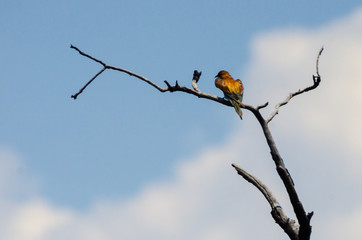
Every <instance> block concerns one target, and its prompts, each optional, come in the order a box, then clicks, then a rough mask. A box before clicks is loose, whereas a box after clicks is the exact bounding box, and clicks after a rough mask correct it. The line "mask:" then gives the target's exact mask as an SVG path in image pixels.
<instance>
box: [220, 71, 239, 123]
mask: <svg viewBox="0 0 362 240" xmlns="http://www.w3.org/2000/svg"><path fill="white" fill-rule="evenodd" d="M215 86H216V87H217V88H219V89H220V90H221V91H222V92H223V93H224V96H225V98H226V99H228V100H229V101H230V102H231V104H232V105H233V106H234V108H235V111H236V113H237V114H238V115H239V117H240V119H243V112H242V111H241V109H240V106H239V104H242V100H243V94H244V86H243V83H242V82H241V80H240V79H237V80H234V79H233V78H232V77H231V75H230V74H229V73H228V72H227V71H225V70H221V71H220V72H219V73H218V74H217V75H216V76H215Z"/></svg>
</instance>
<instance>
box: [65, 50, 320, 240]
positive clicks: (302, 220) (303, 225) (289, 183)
mask: <svg viewBox="0 0 362 240" xmlns="http://www.w3.org/2000/svg"><path fill="white" fill-rule="evenodd" d="M71 48H73V49H75V50H77V51H78V52H79V53H80V54H81V55H83V56H85V57H87V58H89V59H91V60H93V61H95V62H97V63H99V64H101V65H102V66H103V68H102V70H100V71H99V72H98V73H97V74H96V75H94V77H93V78H92V79H91V80H90V81H88V82H87V84H85V85H84V86H83V87H82V88H81V89H80V90H79V91H78V92H77V93H76V94H74V95H72V98H74V99H76V98H77V96H78V95H79V94H81V93H82V92H83V90H84V89H85V88H86V87H87V86H88V85H89V84H90V83H91V82H92V81H93V80H94V79H95V78H97V77H98V76H99V75H100V74H101V73H103V72H104V71H105V70H106V69H111V70H116V71H120V72H125V73H127V74H129V75H131V76H134V77H136V78H138V79H140V80H142V81H144V82H146V83H148V84H149V85H151V86H152V87H154V88H156V89H157V90H159V91H160V92H185V93H188V94H192V95H194V96H197V97H198V98H205V99H209V100H212V101H215V102H218V103H221V104H224V105H226V106H229V107H231V106H232V104H231V103H230V101H228V100H226V99H224V98H221V97H217V96H214V95H212V94H208V93H203V92H201V91H200V90H199V88H198V87H197V82H198V81H199V79H200V76H201V72H198V71H196V70H195V71H194V74H193V79H192V87H193V89H191V88H188V87H185V86H180V85H179V84H178V82H177V81H176V83H175V85H171V84H170V83H169V82H168V81H164V82H165V84H166V86H167V87H166V88H162V87H160V86H158V85H157V84H155V83H153V82H152V81H150V80H148V79H147V78H145V77H143V76H141V75H138V74H135V73H133V72H131V71H129V70H126V69H123V68H118V67H113V66H110V65H107V64H105V63H103V62H102V61H100V60H98V59H96V58H94V57H92V56H89V55H88V54H85V53H83V52H82V51H80V50H79V49H78V48H76V47H74V46H71ZM322 51H323V48H322V49H321V50H320V51H319V53H318V57H317V61H316V72H317V75H316V76H313V85H312V86H310V87H307V88H305V89H303V90H299V91H297V92H294V93H291V94H290V95H289V96H288V97H287V99H286V100H284V101H283V102H281V103H279V104H277V106H276V109H275V111H274V112H273V113H272V114H271V115H270V116H269V117H268V118H267V119H264V118H263V116H262V115H261V113H260V111H259V110H260V109H262V108H265V107H266V106H267V105H268V102H266V103H265V104H262V105H259V106H257V107H253V106H250V105H247V104H244V103H240V104H239V105H240V107H241V108H244V109H247V110H249V111H250V112H252V113H253V114H254V116H255V117H256V119H257V120H258V122H259V124H260V126H261V128H262V130H263V133H264V136H265V139H266V141H267V144H268V146H269V149H270V153H271V156H272V159H273V161H274V163H275V166H276V170H277V173H278V175H279V177H280V178H281V180H282V182H283V184H284V186H285V188H286V190H287V193H288V196H289V200H290V203H291V205H292V207H293V210H294V213H295V215H296V217H297V220H298V223H299V226H297V225H295V221H294V220H291V219H289V218H287V217H286V215H285V214H284V212H283V210H282V208H281V207H280V205H279V203H278V202H277V201H276V199H275V198H274V197H273V195H272V193H271V192H270V191H269V190H268V188H267V187H266V186H265V185H264V184H263V183H262V182H261V181H260V180H258V179H257V178H255V177H253V176H252V175H250V174H249V173H247V172H246V171H244V170H242V169H241V168H239V167H237V166H236V165H234V164H233V167H234V168H235V169H236V170H237V171H238V173H239V174H240V175H241V176H243V177H244V178H245V179H246V180H247V181H249V182H250V183H252V184H253V185H254V186H255V187H257V188H258V189H259V191H261V192H262V194H263V195H264V196H265V198H266V199H267V200H268V202H269V204H270V206H271V208H272V212H271V214H272V216H273V218H274V219H275V221H276V222H277V223H278V224H279V225H280V227H281V228H282V229H283V230H284V231H285V232H286V233H287V234H288V236H289V237H290V239H293V240H309V239H310V234H311V229H312V228H311V226H310V220H311V218H312V216H313V212H311V213H306V212H305V210H304V207H303V204H302V202H301V201H300V200H299V197H298V194H297V192H296V189H295V187H294V182H293V180H292V178H291V176H290V174H289V171H288V170H287V168H286V167H285V164H284V161H283V159H282V157H281V156H280V154H279V152H278V149H277V147H276V145H275V142H274V139H273V137H272V134H271V132H270V129H269V126H268V123H269V122H270V121H271V120H272V119H273V118H274V117H275V115H276V114H278V111H279V108H280V107H281V106H283V105H285V104H287V103H288V102H289V100H290V99H291V98H293V97H294V96H297V95H299V94H302V93H304V92H307V91H310V90H312V89H315V88H316V87H318V86H319V83H320V81H321V77H320V75H319V69H318V65H319V57H320V55H321V54H322Z"/></svg>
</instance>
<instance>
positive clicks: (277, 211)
mask: <svg viewBox="0 0 362 240" xmlns="http://www.w3.org/2000/svg"><path fill="white" fill-rule="evenodd" d="M232 166H233V167H234V168H235V170H236V171H237V173H238V174H239V175H240V176H242V177H243V178H244V179H245V180H246V181H248V182H250V183H251V184H253V185H254V186H255V187H256V188H257V189H258V190H259V191H260V192H261V193H262V194H263V195H264V197H265V199H266V200H267V201H268V203H269V205H270V207H271V215H272V216H273V218H274V220H275V222H276V223H277V224H278V225H279V226H280V227H281V228H282V229H283V230H284V232H285V233H286V234H288V236H289V238H290V239H292V240H297V239H298V228H299V227H298V226H296V225H295V221H294V220H293V219H290V218H288V217H287V216H286V214H285V213H284V211H283V208H282V207H281V205H280V204H279V202H278V200H277V199H276V198H275V197H274V195H273V193H272V192H271V191H270V190H269V189H268V187H267V186H266V185H265V184H264V183H262V182H261V181H260V180H259V179H258V178H256V177H254V176H253V175H251V174H250V173H248V172H247V171H245V170H244V169H242V168H240V167H239V166H237V165H236V164H232Z"/></svg>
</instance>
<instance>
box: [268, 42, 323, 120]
mask: <svg viewBox="0 0 362 240" xmlns="http://www.w3.org/2000/svg"><path fill="white" fill-rule="evenodd" d="M323 49H324V48H323V47H322V48H321V50H319V52H318V56H317V60H316V73H317V75H313V85H312V86H309V87H306V88H305V89H303V90H298V91H296V92H294V93H289V95H288V97H287V98H286V99H285V100H284V101H282V102H280V103H278V104H277V105H276V106H275V110H274V112H272V113H271V114H270V116H269V117H268V118H267V120H266V121H267V123H269V122H270V121H271V120H273V118H274V117H275V116H276V115H277V114H278V113H279V109H280V107H281V106H284V105H286V104H287V103H288V102H289V101H290V99H292V98H293V97H295V96H297V95H299V94H302V93H305V92H308V91H310V90H313V89H315V88H316V87H318V85H319V83H320V82H321V76H320V75H319V57H320V56H321V54H322V52H323Z"/></svg>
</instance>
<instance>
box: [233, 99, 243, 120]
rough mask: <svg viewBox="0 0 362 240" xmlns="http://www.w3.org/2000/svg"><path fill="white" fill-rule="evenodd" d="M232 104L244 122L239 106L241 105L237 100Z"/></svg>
mask: <svg viewBox="0 0 362 240" xmlns="http://www.w3.org/2000/svg"><path fill="white" fill-rule="evenodd" d="M231 104H232V105H233V106H234V108H235V111H236V113H237V114H238V115H239V117H240V119H241V120H243V112H242V111H241V108H240V106H239V103H238V102H237V101H235V100H232V101H231Z"/></svg>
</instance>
